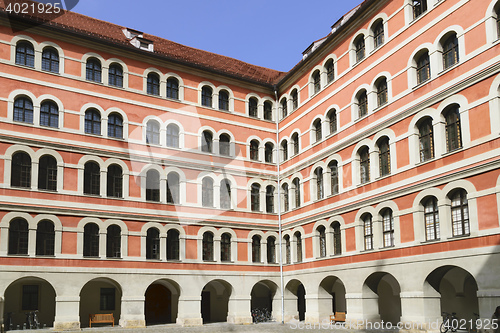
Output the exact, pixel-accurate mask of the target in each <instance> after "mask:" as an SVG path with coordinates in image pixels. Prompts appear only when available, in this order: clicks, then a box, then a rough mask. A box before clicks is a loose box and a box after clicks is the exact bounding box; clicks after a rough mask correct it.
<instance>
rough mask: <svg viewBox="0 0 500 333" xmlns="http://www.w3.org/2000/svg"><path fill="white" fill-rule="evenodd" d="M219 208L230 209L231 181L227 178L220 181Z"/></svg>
mask: <svg viewBox="0 0 500 333" xmlns="http://www.w3.org/2000/svg"><path fill="white" fill-rule="evenodd" d="M220 208H222V209H231V182H230V181H229V180H227V179H223V180H221V182H220Z"/></svg>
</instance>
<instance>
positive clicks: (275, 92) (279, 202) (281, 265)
mask: <svg viewBox="0 0 500 333" xmlns="http://www.w3.org/2000/svg"><path fill="white" fill-rule="evenodd" d="M274 98H275V100H276V152H277V154H276V155H277V156H276V170H277V175H278V176H277V178H278V237H279V243H278V244H279V248H280V252H279V254H280V258H279V264H280V292H281V323H282V324H284V323H285V295H284V290H283V288H284V283H285V280H284V277H283V244H282V237H281V232H282V230H281V180H280V154H279V151H280V140H279V139H280V135H279V112H278V109H279V108H278V106H279V103H278V90H277V88H276V86H275V87H274Z"/></svg>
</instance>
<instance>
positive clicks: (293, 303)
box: [284, 291, 307, 323]
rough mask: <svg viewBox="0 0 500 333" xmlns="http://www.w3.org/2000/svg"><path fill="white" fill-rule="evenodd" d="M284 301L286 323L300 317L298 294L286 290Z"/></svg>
mask: <svg viewBox="0 0 500 333" xmlns="http://www.w3.org/2000/svg"><path fill="white" fill-rule="evenodd" d="M284 303H285V318H284V321H285V323H286V322H290V321H291V320H293V319H299V311H298V309H297V296H295V295H294V294H292V293H291V292H289V291H285V300H284ZM306 306H307V304H306Z"/></svg>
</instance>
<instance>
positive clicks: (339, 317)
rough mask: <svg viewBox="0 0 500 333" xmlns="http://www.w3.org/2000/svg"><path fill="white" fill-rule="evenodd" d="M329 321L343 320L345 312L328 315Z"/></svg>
mask: <svg viewBox="0 0 500 333" xmlns="http://www.w3.org/2000/svg"><path fill="white" fill-rule="evenodd" d="M330 322H331V323H333V322H335V323H338V322H345V312H335V314H334V315H330Z"/></svg>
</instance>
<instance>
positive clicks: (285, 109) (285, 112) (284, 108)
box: [281, 97, 288, 118]
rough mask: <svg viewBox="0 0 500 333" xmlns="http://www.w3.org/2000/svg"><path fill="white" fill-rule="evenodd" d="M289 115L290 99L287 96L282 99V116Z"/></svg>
mask: <svg viewBox="0 0 500 333" xmlns="http://www.w3.org/2000/svg"><path fill="white" fill-rule="evenodd" d="M287 115H288V101H287V100H286V97H284V98H283V99H282V100H281V117H282V118H285V117H286V116H287Z"/></svg>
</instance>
